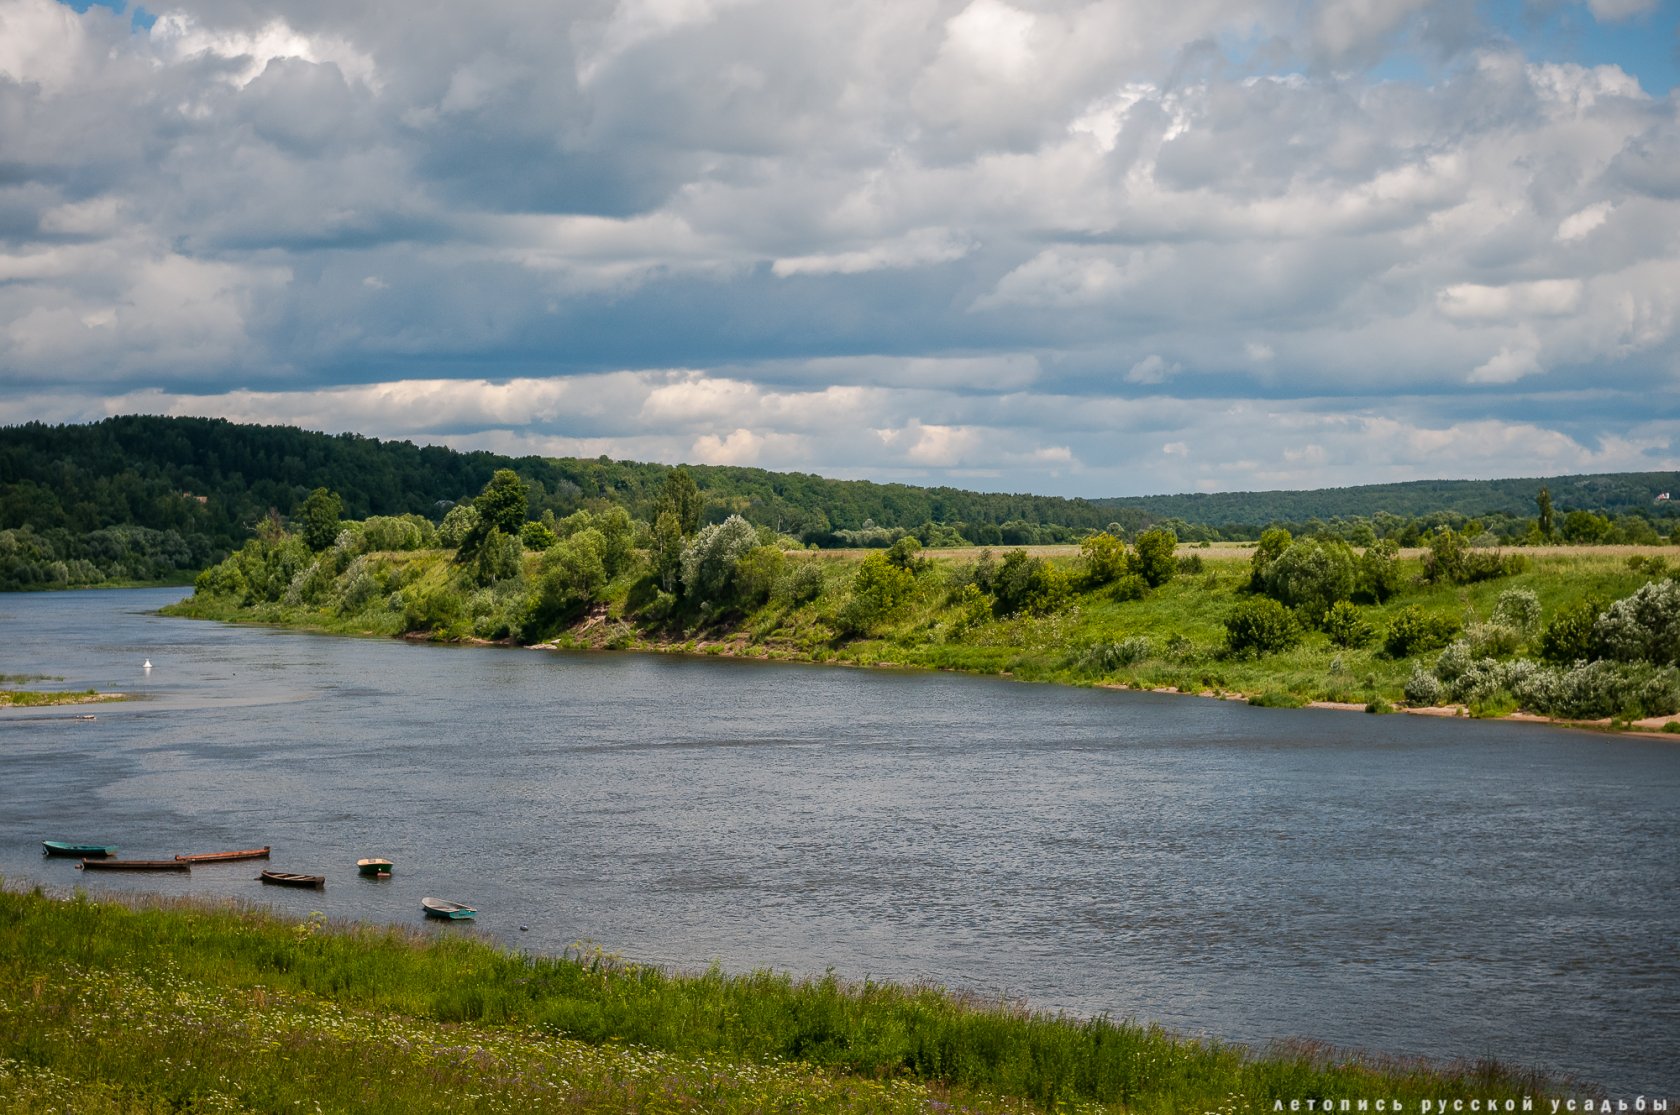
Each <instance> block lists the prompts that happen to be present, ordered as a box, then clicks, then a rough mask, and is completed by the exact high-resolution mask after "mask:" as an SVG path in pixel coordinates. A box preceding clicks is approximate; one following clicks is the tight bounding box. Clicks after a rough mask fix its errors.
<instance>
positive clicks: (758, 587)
mask: <svg viewBox="0 0 1680 1115" xmlns="http://www.w3.org/2000/svg"><path fill="white" fill-rule="evenodd" d="M786 568H787V557H786V555H784V554H783V553H782V551H781V548H780V547H778V546H754V547H753V548H752V549H750V550H748V551H747V552H746V554H745V555H744V556H743V557H742V558H741V560H740V561H739V562H737V563H736V565H735V587H736V595H737V597H738V598H739V599H740V601H741V603H742V604H744V605H746V606H747V607H749V608H753V607H757V606H758V605H760V604H762V603H764V602H765V601H766V600H768V599H770V595H771V593H773V592H774V591H775V589H776V585H777V584H778V583H780V581H781V578H782V571H783V570H784V569H786ZM819 577H820V574H819Z"/></svg>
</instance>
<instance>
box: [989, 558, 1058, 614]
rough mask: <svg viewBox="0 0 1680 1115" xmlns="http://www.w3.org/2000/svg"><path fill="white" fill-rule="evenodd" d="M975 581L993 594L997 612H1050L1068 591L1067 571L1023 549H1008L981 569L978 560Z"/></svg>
mask: <svg viewBox="0 0 1680 1115" xmlns="http://www.w3.org/2000/svg"><path fill="white" fill-rule="evenodd" d="M974 584H975V587H977V588H978V589H980V591H982V592H984V593H986V594H988V595H989V596H991V597H992V600H993V603H992V610H993V611H994V612H995V613H996V614H997V615H1000V616H1012V615H1017V614H1019V613H1021V612H1026V613H1028V614H1031V615H1049V614H1050V613H1051V612H1054V611H1057V610H1059V609H1061V608H1062V607H1063V605H1065V604H1066V603H1067V600H1068V596H1069V595H1070V592H1071V589H1070V586H1069V585H1068V580H1067V576H1066V574H1064V573H1063V572H1062V571H1061V570H1060V569H1057V568H1056V567H1055V566H1053V565H1051V564H1050V563H1049V562H1047V561H1045V560H1044V559H1043V558H1041V557H1032V556H1030V555H1028V553H1027V552H1026V551H1025V550H1011V551H1009V552H1008V553H1007V554H1005V555H1004V556H1003V561H1002V562H1000V563H998V564H997V565H996V566H995V567H989V568H985V569H984V570H983V569H982V568H981V566H980V564H978V563H977V564H976V567H975V573H974Z"/></svg>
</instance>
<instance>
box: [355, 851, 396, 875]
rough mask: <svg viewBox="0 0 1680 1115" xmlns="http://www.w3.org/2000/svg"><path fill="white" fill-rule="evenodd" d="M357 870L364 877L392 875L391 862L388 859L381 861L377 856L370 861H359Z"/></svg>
mask: <svg viewBox="0 0 1680 1115" xmlns="http://www.w3.org/2000/svg"><path fill="white" fill-rule="evenodd" d="M356 870H357V871H360V872H361V873H362V874H363V875H380V876H384V875H389V874H390V873H391V861H390V860H388V859H380V858H379V857H377V856H373V857H370V858H368V859H359V860H357V861H356Z"/></svg>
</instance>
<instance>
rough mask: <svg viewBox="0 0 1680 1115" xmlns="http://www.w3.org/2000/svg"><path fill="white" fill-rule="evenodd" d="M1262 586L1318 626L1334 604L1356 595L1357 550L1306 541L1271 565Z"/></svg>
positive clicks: (1329, 542) (1333, 543)
mask: <svg viewBox="0 0 1680 1115" xmlns="http://www.w3.org/2000/svg"><path fill="white" fill-rule="evenodd" d="M1262 584H1263V588H1264V591H1265V593H1266V595H1267V596H1270V597H1271V598H1272V599H1273V600H1276V601H1278V602H1279V603H1281V604H1284V605H1286V606H1288V607H1291V608H1299V609H1301V610H1302V611H1303V612H1305V613H1306V615H1307V617H1308V619H1309V621H1310V622H1312V623H1314V624H1316V623H1318V622H1319V621H1320V620H1321V619H1322V618H1323V616H1324V614H1325V613H1326V612H1328V611H1329V610H1330V605H1332V604H1334V603H1336V602H1337V601H1338V600H1346V599H1348V598H1349V597H1351V596H1352V595H1353V586H1354V560H1353V551H1352V550H1351V549H1350V548H1349V547H1348V544H1347V543H1346V542H1339V541H1336V540H1333V539H1320V538H1303V539H1301V540H1299V541H1297V542H1292V543H1290V545H1289V548H1288V549H1287V550H1285V551H1283V553H1281V554H1279V555H1278V556H1277V558H1276V559H1275V560H1274V561H1272V562H1270V563H1269V564H1267V566H1266V568H1265V573H1264V574H1263V576H1262Z"/></svg>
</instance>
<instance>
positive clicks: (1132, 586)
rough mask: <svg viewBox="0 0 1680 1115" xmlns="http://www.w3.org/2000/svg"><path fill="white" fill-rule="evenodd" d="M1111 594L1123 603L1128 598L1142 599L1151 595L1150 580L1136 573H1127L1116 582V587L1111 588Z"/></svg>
mask: <svg viewBox="0 0 1680 1115" xmlns="http://www.w3.org/2000/svg"><path fill="white" fill-rule="evenodd" d="M1109 595H1110V596H1111V597H1113V598H1114V599H1115V600H1118V601H1120V602H1121V603H1124V602H1126V601H1127V600H1142V599H1143V598H1144V597H1145V596H1148V595H1149V582H1147V581H1145V580H1144V579H1143V578H1142V577H1140V576H1138V575H1137V574H1136V573H1127V574H1126V575H1125V576H1124V577H1121V578H1120V579H1119V580H1117V581H1115V582H1114V587H1113V588H1112V589H1110V590H1109Z"/></svg>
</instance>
